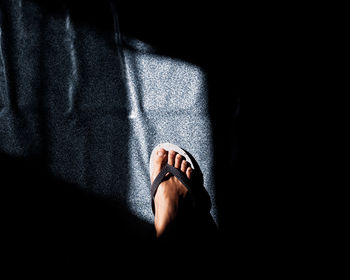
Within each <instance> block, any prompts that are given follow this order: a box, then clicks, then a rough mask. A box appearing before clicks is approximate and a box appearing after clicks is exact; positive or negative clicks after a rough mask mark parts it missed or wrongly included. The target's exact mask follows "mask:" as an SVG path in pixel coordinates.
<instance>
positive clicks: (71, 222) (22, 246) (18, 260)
mask: <svg viewBox="0 0 350 280" xmlns="http://www.w3.org/2000/svg"><path fill="white" fill-rule="evenodd" d="M0 172H1V200H2V201H1V205H2V209H3V212H2V241H3V245H4V248H3V249H2V252H3V254H4V255H5V256H6V260H5V264H6V267H7V268H8V269H13V270H14V271H17V272H18V273H25V274H26V273H28V275H31V274H32V273H35V274H37V273H38V274H41V273H43V274H45V275H46V274H47V273H48V274H47V275H48V276H50V275H51V276H57V275H67V273H76V274H78V275H89V274H90V273H96V272H98V273H99V275H103V273H107V274H111V273H112V275H115V274H114V273H117V272H118V273H119V272H121V271H122V270H123V268H125V269H127V267H129V262H130V260H131V259H133V258H135V256H137V258H139V259H138V260H135V261H134V263H135V264H137V265H142V264H144V265H146V263H147V261H146V260H147V258H145V257H146V256H145V252H151V250H152V248H153V247H154V245H155V238H154V234H155V233H154V231H153V225H150V224H147V223H145V222H143V221H141V220H139V219H137V218H136V217H135V216H133V215H132V214H131V213H129V212H128V211H127V210H126V209H125V208H123V207H121V206H120V204H119V203H118V202H117V201H108V200H106V199H103V198H99V197H97V196H96V195H91V194H88V193H86V192H83V191H82V190H80V189H79V188H78V187H77V186H74V185H72V184H67V183H66V182H63V181H62V180H58V179H56V178H54V177H52V176H51V175H50V173H49V172H48V171H47V170H46V167H45V166H44V164H43V162H42V159H39V158H26V159H19V158H14V157H10V156H6V155H3V154H2V155H0ZM145 228H148V231H145V230H144V229H145ZM140 230H141V231H144V232H145V235H144V236H143V237H142V236H140V235H139V234H137V232H138V231H140ZM146 232H148V234H146ZM141 260H142V261H141ZM116 265H117V267H118V271H115V267H116ZM113 271H114V272H113Z"/></svg>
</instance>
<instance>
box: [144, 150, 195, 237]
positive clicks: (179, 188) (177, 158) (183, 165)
mask: <svg viewBox="0 0 350 280" xmlns="http://www.w3.org/2000/svg"><path fill="white" fill-rule="evenodd" d="M166 163H168V164H169V165H172V166H174V167H175V168H177V169H179V170H181V171H182V172H183V173H184V174H186V176H187V178H188V179H190V178H191V173H192V168H191V167H188V164H187V161H186V160H185V159H183V158H182V156H181V155H180V154H177V153H176V152H174V151H169V152H167V151H166V150H164V149H162V148H160V149H159V150H158V151H157V153H156V155H155V157H154V168H153V172H152V174H151V182H152V183H153V181H154V179H155V178H156V177H157V175H158V174H159V172H160V171H161V169H162V167H163V166H164V165H165V164H166ZM168 175H169V174H168ZM187 195H188V189H187V188H186V187H185V186H184V185H183V184H182V183H181V182H180V181H179V180H178V179H177V178H176V177H175V176H171V175H169V176H166V177H165V179H164V181H163V182H162V183H161V184H160V185H159V187H158V189H157V192H156V194H155V197H154V206H155V217H154V225H155V229H156V233H157V237H160V236H161V235H162V234H163V233H164V231H165V230H166V229H167V227H168V226H169V225H170V224H171V223H172V222H173V221H174V220H175V218H176V216H177V213H178V208H179V202H180V200H181V199H183V198H185V197H186V196H187Z"/></svg>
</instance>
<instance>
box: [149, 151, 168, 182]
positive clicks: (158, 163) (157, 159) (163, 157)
mask: <svg viewBox="0 0 350 280" xmlns="http://www.w3.org/2000/svg"><path fill="white" fill-rule="evenodd" d="M166 161H167V151H166V150H164V149H162V148H160V149H159V150H158V151H157V152H156V154H155V156H154V167H153V172H152V178H151V180H152V182H153V180H154V179H155V177H156V176H157V175H158V174H159V172H160V170H161V169H162V167H163V165H164V164H165V163H166Z"/></svg>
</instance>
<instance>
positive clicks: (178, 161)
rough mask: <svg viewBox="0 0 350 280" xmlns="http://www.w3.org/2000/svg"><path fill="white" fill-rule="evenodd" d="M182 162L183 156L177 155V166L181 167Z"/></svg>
mask: <svg viewBox="0 0 350 280" xmlns="http://www.w3.org/2000/svg"><path fill="white" fill-rule="evenodd" d="M181 162H182V156H181V155H180V154H177V155H176V157H175V165H174V166H175V168H180V166H181Z"/></svg>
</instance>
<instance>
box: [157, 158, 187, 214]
mask: <svg viewBox="0 0 350 280" xmlns="http://www.w3.org/2000/svg"><path fill="white" fill-rule="evenodd" d="M167 173H171V174H172V175H174V176H175V177H176V178H178V179H179V181H180V182H181V183H182V184H183V185H184V186H185V187H186V188H187V189H188V190H189V192H191V189H190V180H189V179H188V178H187V177H186V175H185V174H184V173H182V172H181V171H180V170H178V169H177V168H175V167H174V166H172V165H169V164H166V165H164V167H163V168H162V170H161V171H160V172H159V174H158V175H157V177H156V178H155V179H154V181H153V184H152V187H151V195H152V210H153V213H154V202H153V199H154V196H155V195H156V192H157V189H158V187H159V185H160V184H161V183H162V182H163V180H164V177H165V176H166V174H167Z"/></svg>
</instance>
